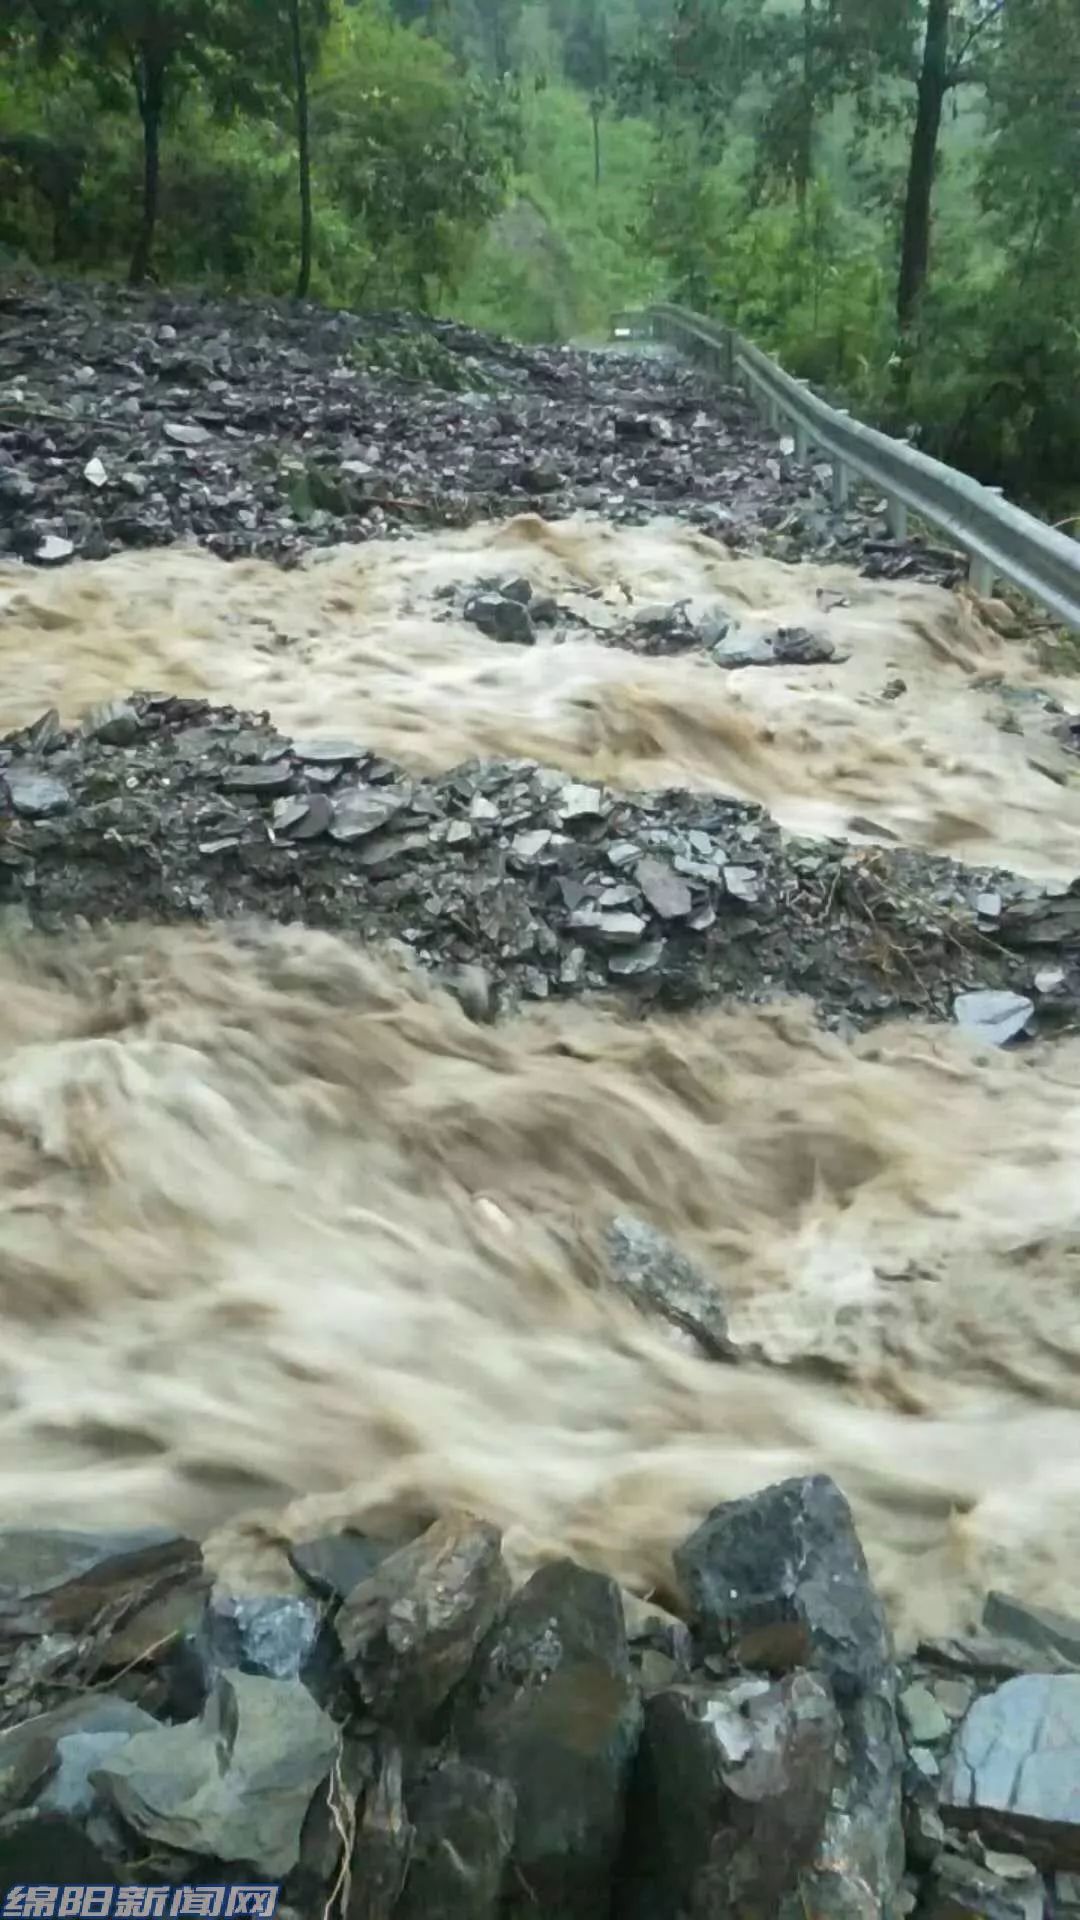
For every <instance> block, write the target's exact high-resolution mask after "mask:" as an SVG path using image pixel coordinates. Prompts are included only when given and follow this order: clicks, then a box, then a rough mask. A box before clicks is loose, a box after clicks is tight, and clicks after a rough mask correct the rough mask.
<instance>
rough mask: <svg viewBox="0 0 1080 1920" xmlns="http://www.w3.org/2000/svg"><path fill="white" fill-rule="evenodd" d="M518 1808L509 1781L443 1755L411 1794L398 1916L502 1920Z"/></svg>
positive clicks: (430, 1919)
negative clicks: (499, 1917) (410, 1833)
mask: <svg viewBox="0 0 1080 1920" xmlns="http://www.w3.org/2000/svg"><path fill="white" fill-rule="evenodd" d="M515 1811H516V1800H515V1796H514V1790H513V1788H512V1787H511V1786H510V1785H509V1784H508V1783H507V1781H505V1780H495V1779H492V1777H491V1775H490V1774H488V1773H482V1772H481V1771H480V1769H479V1768H478V1767H470V1766H468V1765H467V1764H466V1762H465V1761H464V1760H458V1759H456V1758H454V1757H453V1756H451V1757H450V1758H449V1759H446V1760H443V1761H442V1762H441V1763H440V1765H439V1766H438V1767H436V1769H435V1771H434V1773H432V1774H429V1775H428V1777H427V1779H426V1780H425V1781H424V1782H423V1784H422V1785H421V1786H419V1787H418V1788H417V1789H416V1790H415V1791H413V1792H410V1795H409V1815H410V1818H411V1820H412V1823H413V1843H412V1854H411V1857H410V1860H409V1870H408V1877H407V1879H406V1881H405V1888H404V1892H403V1893H402V1896H401V1900H400V1902H399V1904H398V1906H397V1907H396V1908H395V1920H494V1916H495V1915H496V1914H497V1913H498V1911H499V1900H500V1892H501V1887H502V1880H503V1870H504V1868H505V1866H506V1862H507V1860H508V1858H509V1856H510V1849H511V1847H512V1846H513V1843H514V1815H515Z"/></svg>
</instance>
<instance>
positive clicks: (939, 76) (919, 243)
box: [896, 0, 1003, 335]
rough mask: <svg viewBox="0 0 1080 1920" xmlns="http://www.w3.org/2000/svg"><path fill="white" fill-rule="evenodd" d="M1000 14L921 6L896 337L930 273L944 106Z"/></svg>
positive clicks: (907, 328)
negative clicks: (923, 20) (923, 13)
mask: <svg viewBox="0 0 1080 1920" xmlns="http://www.w3.org/2000/svg"><path fill="white" fill-rule="evenodd" d="M1002 11H1003V0H986V4H984V5H983V6H982V7H981V8H979V9H973V8H972V7H970V6H969V5H967V4H965V0H927V5H926V24H925V32H924V34H923V43H922V60H921V63H920V66H919V76H918V82H917V89H916V105H915V125H914V128H913V131H912V136H911V151H910V155H909V159H908V173H907V189H906V192H905V195H904V213H903V221H902V225H901V236H900V273H899V278H898V281H897V288H896V320H897V325H898V326H899V329H900V333H901V335H907V334H909V333H910V332H911V329H912V327H913V326H914V324H915V321H916V319H917V317H918V307H919V301H920V298H921V296H922V292H923V288H924V287H925V285H926V280H927V276H928V274H929V271H930V224H931V211H932V206H933V193H934V177H935V174H936V171H937V156H938V141H939V138H940V134H941V116H942V112H943V109H944V106H945V100H946V97H947V95H948V94H949V93H950V92H951V91H952V89H953V88H954V87H959V86H962V85H964V84H965V83H967V82H970V81H972V80H974V79H975V78H977V77H978V67H977V65H976V60H977V56H978V53H979V51H980V42H982V43H984V44H985V38H986V36H987V33H988V29H990V28H991V27H992V26H994V25H995V23H996V22H998V21H999V19H1000V17H1001V15H1002Z"/></svg>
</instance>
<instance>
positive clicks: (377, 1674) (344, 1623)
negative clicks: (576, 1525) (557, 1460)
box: [335, 1514, 510, 1723]
mask: <svg viewBox="0 0 1080 1920" xmlns="http://www.w3.org/2000/svg"><path fill="white" fill-rule="evenodd" d="M509 1595H510V1576H509V1574H508V1573H507V1570H506V1565H505V1563H504V1561H503V1557H502V1552H501V1547H500V1535H499V1532H498V1529H497V1528H496V1527H492V1526H489V1525H487V1523H486V1522H484V1521H480V1520H475V1519H473V1518H472V1516H471V1515H468V1514H451V1515H448V1516H447V1517H446V1518H444V1519H442V1520H437V1521H436V1522H435V1524H434V1526H431V1527H429V1528H428V1529H427V1531H426V1532H425V1533H422V1534H421V1535H420V1537H419V1538H418V1539H416V1540H412V1541H410V1542H409V1544H408V1545H407V1546H404V1547H399V1548H398V1550H397V1552H395V1553H392V1554H390V1555H389V1556H388V1557H387V1558H386V1559H385V1560H384V1561H383V1562H382V1564H381V1565H380V1566H379V1567H377V1568H376V1570H375V1572H374V1573H372V1574H371V1575H369V1577H368V1578H367V1579H366V1580H362V1581H361V1582H360V1584H359V1585H358V1586H357V1587H354V1588H353V1590H352V1592H351V1593H350V1594H349V1595H348V1596H347V1598H346V1599H345V1600H344V1602H343V1603H342V1606H341V1609H340V1611H339V1613H338V1615H337V1619H336V1622H335V1625H336V1630H337V1635H338V1639H339V1640H340V1642H341V1647H342V1652H343V1653H344V1656H345V1660H346V1663H347V1665H348V1668H349V1671H350V1672H351V1674H352V1676H353V1679H354V1681H355V1683H356V1685H357V1686H358V1688H359V1691H360V1694H361V1696H362V1698H363V1699H364V1701H365V1702H366V1703H367V1705H368V1706H369V1707H370V1708H371V1709H372V1710H373V1711H374V1712H375V1713H376V1714H378V1715H379V1716H380V1717H384V1716H385V1717H390V1716H392V1717H393V1718H394V1720H395V1723H400V1722H402V1721H408V1722H413V1721H415V1722H421V1721H423V1720H425V1719H427V1718H429V1717H430V1716H431V1715H432V1714H433V1713H435V1712H436V1711H437V1709H438V1708H439V1707H441V1706H442V1704H443V1702H444V1701H445V1700H446V1699H447V1697H448V1695H449V1694H450V1693H451V1692H452V1691H453V1689H454V1688H455V1687H456V1686H457V1685H458V1683H459V1682H460V1681H461V1680H463V1679H464V1677H465V1675H466V1673H467V1672H468V1670H469V1667H470V1666H471V1664H472V1661H473V1657H474V1655H475V1653H476V1650H477V1648H478V1646H479V1645H480V1642H481V1641H482V1640H483V1638H484V1636H485V1634H486V1633H488V1631H489V1630H490V1628H491V1627H492V1626H494V1624H495V1622H496V1621H497V1620H498V1619H499V1618H500V1616H501V1615H502V1613H503V1610H504V1608H505V1606H506V1603H507V1600H508V1599H509Z"/></svg>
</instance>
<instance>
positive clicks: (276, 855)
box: [0, 601, 1080, 1037]
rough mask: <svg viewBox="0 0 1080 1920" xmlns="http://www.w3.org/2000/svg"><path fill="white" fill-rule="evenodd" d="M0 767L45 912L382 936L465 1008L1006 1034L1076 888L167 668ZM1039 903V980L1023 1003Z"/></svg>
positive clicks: (5, 849) (20, 865) (1028, 1008)
mask: <svg viewBox="0 0 1080 1920" xmlns="http://www.w3.org/2000/svg"><path fill="white" fill-rule="evenodd" d="M507 604H513V603H512V602H509V601H508V602H507ZM0 780H2V781H3V782H4V783H5V785H4V786H3V787H0V889H2V891H3V895H4V899H5V900H6V903H7V904H8V905H9V906H10V907H15V906H16V905H18V907H19V908H20V910H23V911H26V912H28V913H29V915H30V917H31V919H32V920H33V922H34V923H35V924H36V925H38V926H39V927H42V928H44V929H46V930H60V929H62V928H64V927H67V926H70V924H71V921H72V918H73V917H74V916H76V915H78V916H81V917H82V919H83V920H88V921H91V922H97V921H100V920H102V919H144V918H146V917H147V915H149V916H151V917H152V918H154V919H156V920H158V921H163V922H170V921H172V922H175V921H180V920H186V919H194V920H228V919H233V918H236V917H237V916H246V915H256V916H261V917H263V918H270V919H277V920H283V921H301V922H303V923H304V924H306V925H308V926H315V927H328V928H333V929H335V930H337V931H340V932H344V933H346V934H350V935H353V936H355V937H357V938H359V939H363V940H366V941H376V942H381V943H384V944H385V943H392V944H393V945H394V946H395V949H396V951H397V952H398V953H399V954H402V955H406V956H408V958H409V960H410V963H411V962H413V961H415V962H416V963H418V964H420V965H422V966H424V967H427V968H430V969H432V970H433V971H435V972H436V973H438V974H439V975H440V976H441V977H443V978H445V979H446V980H447V982H448V984H451V985H452V984H453V983H454V982H460V981H462V980H465V979H471V978H473V977H474V976H475V970H477V969H479V970H480V973H481V974H482V976H483V980H484V991H483V996H482V1000H483V1012H482V1017H489V1016H490V1014H491V1013H492V1012H499V1011H505V1010H507V1009H509V1008H512V1007H513V1006H515V1005H516V1004H517V1003H519V1002H520V1001H522V1000H544V999H546V998H549V997H556V996H565V995H567V994H580V993H611V992H619V993H623V994H626V993H630V994H633V995H634V996H635V999H636V1001H637V1002H638V1003H639V1004H641V1005H650V1004H651V1005H658V1006H668V1007H674V1008H685V1007H690V1006H693V1005H696V1004H700V1003H702V1002H705V1001H708V1000H711V999H717V998H720V997H727V996H736V997H739V998H743V999H751V1000H756V1001H763V1002H764V1001H768V1000H770V999H773V998H775V997H777V996H779V995H790V994H792V993H794V994H799V995H806V996H808V997H809V998H810V999H812V1000H813V1001H814V1002H815V1003H816V1005H817V1006H818V1008H819V1009H820V1012H821V1014H822V1017H823V1018H824V1019H826V1020H827V1021H832V1022H840V1023H843V1024H844V1025H850V1024H855V1025H867V1024H870V1023H872V1022H873V1021H875V1020H877V1019H880V1018H883V1017H887V1016H890V1015H895V1014H896V1013H911V1012H918V1013H921V1014H927V1015H931V1016H936V1017H939V1018H949V1017H950V1016H951V1015H952V1013H953V1010H954V1006H955V1008H956V1013H957V1017H961V1016H963V1015H965V1014H967V1013H970V1010H971V1009H972V1008H974V1009H975V1011H976V1012H978V1010H979V1009H985V1008H987V1007H989V1008H990V1009H991V1011H992V1012H993V1011H994V1010H996V1009H997V1008H999V1007H1001V1006H1005V1007H1006V1008H1007V1009H1009V1010H1010V1019H1011V1018H1012V1013H1011V1010H1012V1009H1016V1013H1015V1020H1016V1022H1017V1023H1018V1025H1017V1026H1016V1027H1013V1026H1009V1031H1010V1032H1011V1031H1014V1030H1018V1028H1019V1025H1023V1026H1025V1027H1029V1028H1031V1029H1032V1030H1037V1027H1038V1022H1039V1020H1040V1019H1050V1018H1053V1019H1055V1020H1057V1021H1059V1022H1060V1020H1061V1019H1063V1018H1068V1016H1069V1009H1070V1008H1071V1007H1072V1006H1073V1005H1074V1001H1075V991H1076V973H1075V966H1074V963H1073V960H1072V949H1073V942H1074V927H1075V925H1076V924H1077V916H1076V913H1074V912H1070V911H1069V909H1070V908H1075V909H1077V911H1078V912H1080V901H1078V900H1074V899H1073V897H1072V895H1071V892H1070V893H1069V894H1066V895H1060V894H1054V895H1053V896H1049V895H1047V896H1042V895H1039V894H1038V891H1037V889H1033V888H1032V887H1031V885H1030V884H1028V883H1026V882H1021V881H1019V880H1017V879H1016V878H1015V877H1013V876H1010V875H1009V874H1006V873H1002V872H998V871H978V872H973V871H970V870H967V869H964V868H962V867H959V866H957V865H956V864H955V863H953V862H950V861H948V860H943V859H937V858H933V857H930V856H927V855H923V854H919V853H915V852H908V851H905V850H903V849H901V848H880V847H871V848H867V847H859V848H853V847H851V846H848V845H846V844H844V843H838V842H827V841H825V842H823V841H806V840H799V839H796V838H794V837H792V836H786V835H782V834H781V833H780V831H779V829H778V828H777V826H776V824H775V822H774V821H773V820H771V819H770V817H769V816H768V815H767V814H766V813H765V812H764V811H763V810H762V809H761V808H759V807H756V806H753V805H750V804H746V803H743V802H740V801H735V800H729V799H725V798H723V797H720V796H714V795H708V794H691V793H685V792H678V791H669V792H661V793H634V794H627V793H621V792H618V791H617V790H615V789H612V788H607V787H603V786H599V785H590V784H586V783H584V782H582V781H580V780H575V779H572V778H569V777H568V776H566V775H565V774H561V773H558V772H555V771H554V770H552V769H548V768H544V767H539V766H537V765H535V764H534V763H533V762H526V761H491V762H471V763H468V764H466V765H463V766H460V767H456V768H453V769H451V770H450V771H449V772H447V773H444V774H439V775H436V776H434V777H426V778H417V777H415V776H413V775H411V774H409V773H408V772H407V771H406V770H405V769H404V768H400V767H395V766H393V765H392V764H391V763H390V762H388V761H386V760H384V759H382V758H381V757H380V756H377V755H375V754H373V753H371V752H369V751H368V750H367V749H366V748H365V747H364V745H363V742H361V741H344V740H337V739H333V738H327V739H326V740H325V741H312V740H308V741H293V740H290V739H288V738H287V737H286V736H285V735H283V734H282V733H281V732H279V730H278V729H277V728H275V727H274V726H272V725H271V723H270V722H269V720H268V719H267V717H266V716H265V715H257V714H245V713H239V712H237V711H235V710H234V709H232V708H227V707H214V706H212V705H211V704H210V703H209V702H208V701H206V700H200V699H184V698H180V697H174V696H172V695H169V694H164V693H135V694H132V695H130V696H128V697H127V698H126V699H124V700H122V701H116V702H113V703H111V704H110V706H109V708H108V710H107V711H105V710H102V709H98V710H97V711H96V713H94V714H92V715H91V716H90V717H89V718H88V720H87V721H86V723H85V724H84V725H83V726H81V727H75V728H64V727H62V726H61V725H60V723H59V722H58V720H57V719H56V716H55V714H47V715H43V716H42V718H41V720H40V721H39V722H37V723H35V725H34V726H31V727H28V728H25V729H23V730H21V731H20V732H19V733H16V734H10V735H8V736H7V737H6V738H4V739H0ZM990 891H993V893H994V894H995V897H996V898H997V899H998V900H999V901H1000V913H999V916H998V919H997V920H996V922H995V923H994V926H993V929H992V938H988V937H987V934H986V924H985V920H984V917H983V915H982V913H981V910H980V904H979V903H980V901H981V900H982V899H983V897H984V896H985V895H986V894H987V893H988V892H990ZM1050 920H1052V921H1053V924H1054V926H1055V927H1056V928H1058V929H1060V932H1059V935H1058V936H1057V938H1058V939H1059V947H1058V952H1059V956H1060V961H1061V965H1060V967H1059V969H1058V970H1059V972H1060V974H1061V980H1060V982H1059V983H1058V985H1057V986H1056V989H1055V992H1054V994H1053V996H1052V997H1051V998H1048V997H1047V996H1045V995H1042V996H1039V1004H1038V1012H1035V1011H1033V1009H1034V1006H1035V1002H1034V1001H1033V1000H1032V998H1031V995H1032V993H1033V990H1034V981H1035V977H1036V974H1037V973H1038V974H1039V975H1040V976H1041V977H1045V974H1046V961H1047V957H1048V954H1047V948H1048V946H1050V945H1051V944H1052V935H1051V931H1050V928H1049V927H1048V924H1047V923H1048V921H1050ZM1021 1014H1022V1016H1023V1017H1022V1019H1021ZM1008 1024H1009V1023H1008V1022H1007V1023H1006V1025H1008ZM992 1032H993V1035H994V1036H997V1035H998V1034H1001V1033H1003V1029H1002V1028H1001V1027H1000V1025H995V1026H994V1027H993V1029H992ZM980 1037H987V1035H986V1034H985V1033H981V1035H980Z"/></svg>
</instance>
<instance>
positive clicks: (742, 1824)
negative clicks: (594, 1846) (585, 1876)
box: [617, 1673, 839, 1920]
mask: <svg viewBox="0 0 1080 1920" xmlns="http://www.w3.org/2000/svg"><path fill="white" fill-rule="evenodd" d="M838 1731H839V1721H838V1715H837V1711H836V1707H835V1705H834V1703H833V1699H832V1696H831V1694H830V1692H829V1689H828V1687H827V1686H826V1685H825V1683H824V1682H823V1681H822V1680H821V1679H820V1678H819V1677H818V1676H817V1675H816V1674H810V1673H797V1674H792V1675H790V1676H789V1677H787V1678H786V1679H784V1680H781V1681H778V1682H776V1683H770V1682H769V1681H767V1680H763V1679H756V1678H743V1679H740V1680H732V1681H727V1682H725V1683H724V1684H723V1685H720V1686H711V1687H706V1686H677V1687H669V1688H667V1689H665V1690H664V1691H662V1692H660V1693H656V1694H654V1695H653V1696H652V1698H651V1699H650V1700H649V1701H648V1703H647V1705H646V1708H645V1729H644V1735H643V1739H642V1745H641V1754H640V1758H639V1761H638V1766H637V1769H636V1775H635V1792H634V1798H633V1801H632V1811H631V1820H630V1834H629V1840H628V1847H627V1855H626V1861H625V1867H624V1872H623V1875H622V1884H621V1886H620V1891H619V1900H618V1903H617V1904H618V1910H619V1912H620V1913H621V1914H625V1915H626V1920H668V1916H672V1915H677V1914H684V1913H686V1914H693V1916H694V1920H757V1916H759V1915H761V1916H764V1915H770V1916H772V1915H775V1914H777V1913H778V1911H779V1909H780V1904H781V1902H782V1900H783V1899H784V1897H785V1896H786V1895H787V1894H791V1893H795V1892H796V1891H797V1889H798V1886H799V1882H800V1878H801V1876H802V1874H803V1872H804V1870H805V1869H806V1868H807V1867H808V1866H809V1865H810V1863H811V1861H812V1860H813V1858H814V1855H815V1852H816V1849H817V1847H818V1844H819V1842H820V1839H821V1836H822V1832H823V1829H824V1822H825V1815H826V1812H827V1809H828V1805H829V1794H830V1790H831V1787H832V1778H833V1756H834V1751H835V1747H836V1741H837V1736H838Z"/></svg>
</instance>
